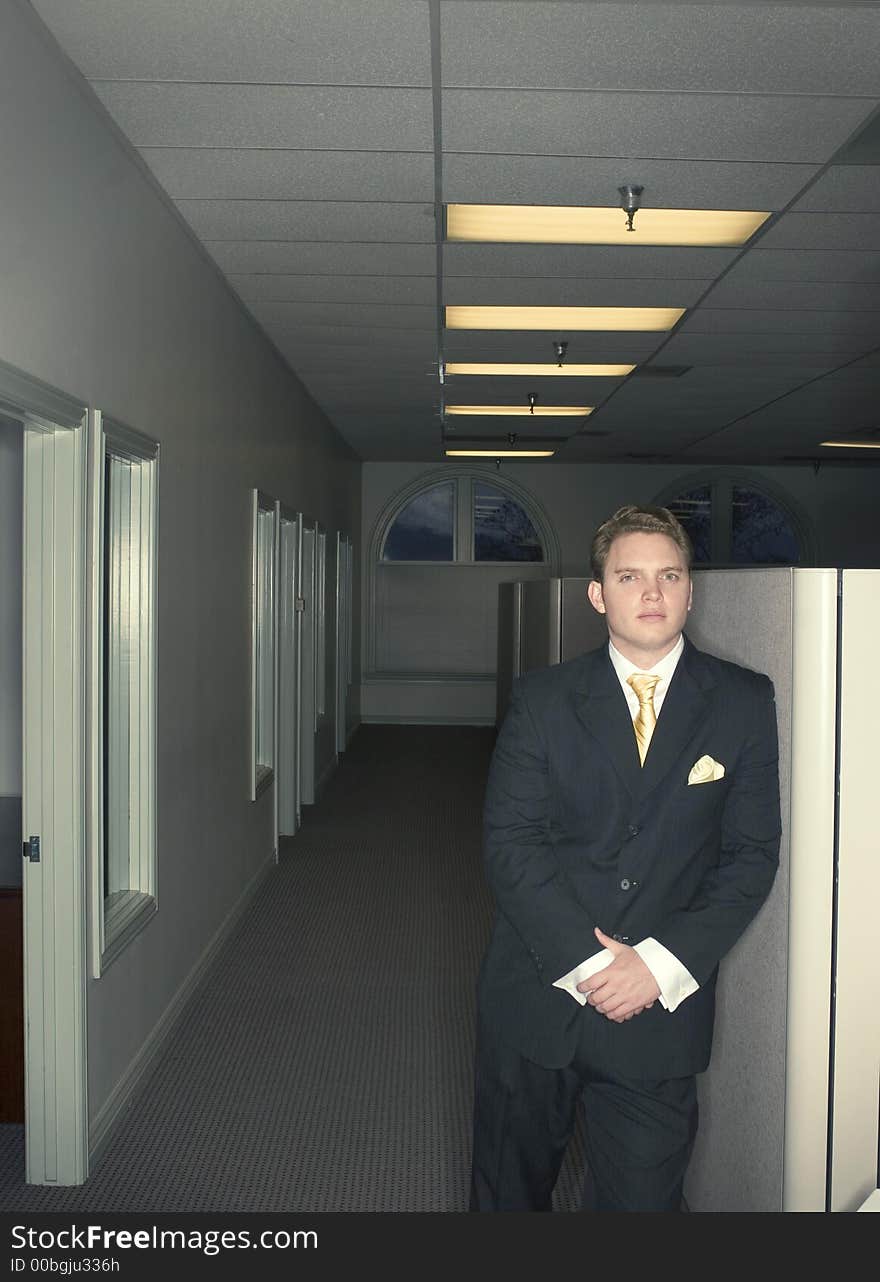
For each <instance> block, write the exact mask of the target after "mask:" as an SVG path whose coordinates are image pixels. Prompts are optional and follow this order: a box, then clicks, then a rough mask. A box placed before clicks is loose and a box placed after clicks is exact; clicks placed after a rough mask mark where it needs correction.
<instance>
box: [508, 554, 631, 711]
mask: <svg viewBox="0 0 880 1282" xmlns="http://www.w3.org/2000/svg"><path fill="white" fill-rule="evenodd" d="M588 583H589V579H586V578H566V579H559V578H556V579H533V580H529V581H520V582H516V583H502V584H500V585H499V597H498V685H497V702H496V708H497V720H496V724H497V725H500V724H501V722H502V720H503V718H504V714H505V712H506V711H507V702H508V699H509V697H510V687H511V685H512V683H513V680H514V678H515V677H518V676H519V675H520V674H521V673H523V672H530V671H531V670H532V669H533V668H545V667H549V666H550V665H551V664H554V663H563V662H565V661H566V660H567V659H573V658H575V657H576V656H577V655H579V654H583V653H584V652H585V651H586V650H593V649H595V648H596V647H597V646H599V645H602V643H603V642H604V641H606V640H607V638H608V632H607V629H606V627H605V621H604V619H603V617H602V615H600V614H597V613H596V611H595V610H594V609H593V607H592V606H591V605H590V603H589V601H588V599H587V584H588Z"/></svg>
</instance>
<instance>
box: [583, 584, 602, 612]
mask: <svg viewBox="0 0 880 1282" xmlns="http://www.w3.org/2000/svg"><path fill="white" fill-rule="evenodd" d="M587 598H588V600H589V602H590V605H591V606H592V607H593V609H594V610H598V611H599V613H600V614H604V613H605V601H604V599H603V597H602V584H601V583H600V582H599V580H598V579H590V582H589V583H588V584H587Z"/></svg>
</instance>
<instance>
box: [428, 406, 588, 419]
mask: <svg viewBox="0 0 880 1282" xmlns="http://www.w3.org/2000/svg"><path fill="white" fill-rule="evenodd" d="M593 409H594V407H593V406H592V405H535V406H532V407H530V406H528V405H447V406H446V413H447V414H478V415H481V416H482V415H493V416H496V415H497V416H498V417H504V418H508V417H517V418H518V417H519V416H520V415H523V416H524V417H526V418H585V417H586V415H587V414H592V412H593Z"/></svg>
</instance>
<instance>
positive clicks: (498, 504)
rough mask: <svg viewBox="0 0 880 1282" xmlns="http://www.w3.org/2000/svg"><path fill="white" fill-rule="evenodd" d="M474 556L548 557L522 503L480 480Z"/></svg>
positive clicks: (500, 558)
mask: <svg viewBox="0 0 880 1282" xmlns="http://www.w3.org/2000/svg"><path fill="white" fill-rule="evenodd" d="M474 560H475V561H543V560H544V552H543V549H542V547H541V541H540V539H539V538H538V535H537V534H536V533H535V527H534V526H533V525H532V523H531V521H530V520H529V518H528V517H527V516H526V513H525V511H524V510H523V508H522V507H521V506H520V504H519V503H517V502H516V500H515V499H512V498H510V496H509V495H507V494H505V493H504V492H503V491H502V490H498V489H496V488H495V486H494V485H485V484H482V483H479V482H478V483H477V484H475V485H474Z"/></svg>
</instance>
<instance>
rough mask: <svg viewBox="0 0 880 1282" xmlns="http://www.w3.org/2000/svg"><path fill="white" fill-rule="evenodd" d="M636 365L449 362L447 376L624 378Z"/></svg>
mask: <svg viewBox="0 0 880 1282" xmlns="http://www.w3.org/2000/svg"><path fill="white" fill-rule="evenodd" d="M634 369H635V365H550V364H541V363H540V362H534V363H532V364H529V363H528V362H522V363H520V364H517V363H516V362H515V361H494V362H493V361H448V362H447V364H446V373H447V375H452V374H455V375H456V376H457V375H460V374H483V375H493V374H494V375H503V376H505V377H507V376H510V377H513V378H518V377H520V376H522V375H525V374H530V375H532V377H537V378H624V377H625V376H626V375H627V374H631V373H632V371H633V370H634Z"/></svg>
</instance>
